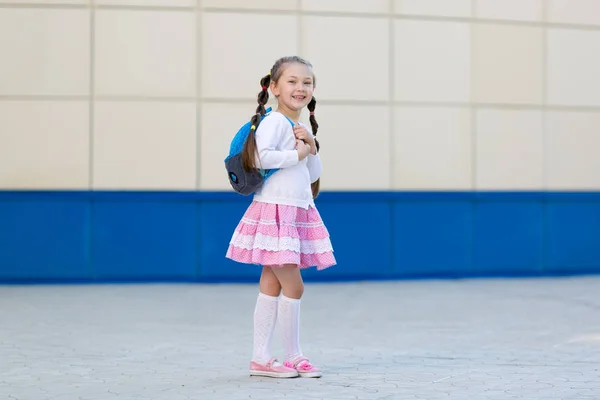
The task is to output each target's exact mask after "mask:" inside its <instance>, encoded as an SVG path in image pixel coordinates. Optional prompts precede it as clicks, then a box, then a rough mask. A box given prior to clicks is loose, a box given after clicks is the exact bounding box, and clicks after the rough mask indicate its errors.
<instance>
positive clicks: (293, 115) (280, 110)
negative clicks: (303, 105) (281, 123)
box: [275, 107, 300, 124]
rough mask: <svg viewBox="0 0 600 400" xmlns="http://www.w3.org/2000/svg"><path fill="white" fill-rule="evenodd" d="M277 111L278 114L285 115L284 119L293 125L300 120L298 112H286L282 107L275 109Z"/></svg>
mask: <svg viewBox="0 0 600 400" xmlns="http://www.w3.org/2000/svg"><path fill="white" fill-rule="evenodd" d="M275 111H277V112H278V113H281V114H283V115H285V116H286V117H288V118H289V119H291V120H292V121H294V123H296V124H297V123H298V121H299V120H300V110H298V111H292V110H288V109H285V108H282V107H277V110H275Z"/></svg>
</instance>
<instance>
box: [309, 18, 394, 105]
mask: <svg viewBox="0 0 600 400" xmlns="http://www.w3.org/2000/svg"><path fill="white" fill-rule="evenodd" d="M302 26H303V29H304V32H305V37H304V38H303V43H304V45H303V49H302V50H303V51H302V53H303V54H304V55H305V56H306V57H307V58H308V59H309V60H310V61H311V62H312V64H313V65H314V67H315V74H316V76H317V87H318V91H319V95H318V98H319V99H329V100H331V99H335V100H379V101H381V100H388V99H389V89H388V86H389V76H388V75H389V72H388V71H389V45H388V43H389V23H388V21H387V19H386V18H364V17H363V18H348V17H313V16H310V17H304V18H303V22H302Z"/></svg>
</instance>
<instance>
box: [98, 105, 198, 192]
mask: <svg viewBox="0 0 600 400" xmlns="http://www.w3.org/2000/svg"><path fill="white" fill-rule="evenodd" d="M94 125H95V126H94V139H93V141H94V158H93V162H94V168H93V172H94V179H93V185H94V188H95V189H149V190H179V189H182V190H192V189H195V187H196V107H195V104H194V103H161V102H146V103H133V102H103V101H101V102H98V103H96V105H95V117H94Z"/></svg>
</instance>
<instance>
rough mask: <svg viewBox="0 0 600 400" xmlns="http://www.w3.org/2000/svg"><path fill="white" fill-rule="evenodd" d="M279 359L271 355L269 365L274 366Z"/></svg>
mask: <svg viewBox="0 0 600 400" xmlns="http://www.w3.org/2000/svg"><path fill="white" fill-rule="evenodd" d="M276 361H277V358H275V357H271V358H269V361H267V364H266V365H267V367H269V368H271V367H272V366H273V364H275V362H276Z"/></svg>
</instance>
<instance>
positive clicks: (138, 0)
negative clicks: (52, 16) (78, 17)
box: [94, 0, 197, 7]
mask: <svg viewBox="0 0 600 400" xmlns="http://www.w3.org/2000/svg"><path fill="white" fill-rule="evenodd" d="M94 1H95V4H96V5H97V6H149V7H195V6H196V3H197V0H94Z"/></svg>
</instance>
